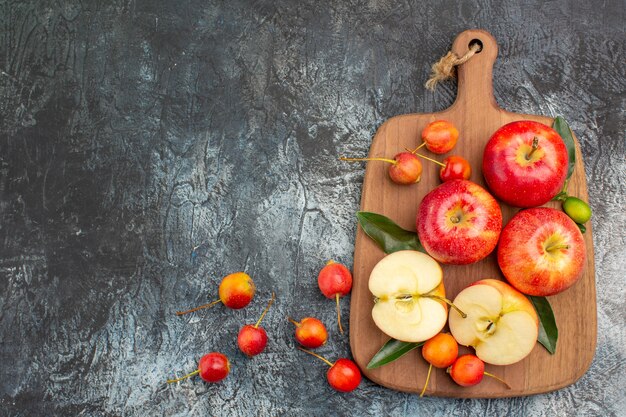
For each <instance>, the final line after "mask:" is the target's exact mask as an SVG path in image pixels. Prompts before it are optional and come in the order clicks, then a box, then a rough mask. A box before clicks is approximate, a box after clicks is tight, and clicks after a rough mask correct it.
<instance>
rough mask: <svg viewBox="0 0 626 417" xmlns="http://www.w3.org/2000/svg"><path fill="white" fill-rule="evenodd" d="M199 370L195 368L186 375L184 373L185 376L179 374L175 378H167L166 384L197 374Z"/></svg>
mask: <svg viewBox="0 0 626 417" xmlns="http://www.w3.org/2000/svg"><path fill="white" fill-rule="evenodd" d="M199 372H200V370H199V369H196V370H195V371H193V372H191V373H189V374H187V375H185V376H181V377H180V378H176V379H168V380H167V383H168V384H171V383H174V382H179V381H182V380H183V379H187V378H189V377H190V376H194V375H197V374H198V373H199Z"/></svg>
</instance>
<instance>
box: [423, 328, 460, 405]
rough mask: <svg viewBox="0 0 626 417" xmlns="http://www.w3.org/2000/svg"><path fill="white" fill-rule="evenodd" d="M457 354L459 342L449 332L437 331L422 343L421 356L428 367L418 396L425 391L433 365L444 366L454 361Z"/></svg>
mask: <svg viewBox="0 0 626 417" xmlns="http://www.w3.org/2000/svg"><path fill="white" fill-rule="evenodd" d="M458 355H459V344H458V343H457V342H456V340H455V339H454V337H452V335H451V334H449V333H438V334H436V335H435V336H433V337H432V338H430V339H428V340H427V341H426V343H424V346H423V347H422V357H423V358H424V359H425V360H426V362H428V363H429V364H430V366H429V367H428V375H427V376H426V382H425V383H424V388H423V389H422V392H421V393H420V397H422V396H423V395H424V392H426V387H428V381H429V380H430V373H431V371H432V369H433V366H434V367H435V368H446V367H448V366H450V365H452V364H453V363H454V361H455V360H456V358H457V356H458Z"/></svg>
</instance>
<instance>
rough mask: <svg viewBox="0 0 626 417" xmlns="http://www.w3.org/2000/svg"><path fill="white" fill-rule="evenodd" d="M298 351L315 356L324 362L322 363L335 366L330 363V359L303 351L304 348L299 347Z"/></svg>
mask: <svg viewBox="0 0 626 417" xmlns="http://www.w3.org/2000/svg"><path fill="white" fill-rule="evenodd" d="M298 349H300V350H301V351H303V352H305V353H308V354H309V355H313V356H315V357H316V358H317V359H320V360H322V361H324V362H326V364H327V365H328V366H333V365H334V364H333V363H331V362H329V361H328V359H326V358H324V357H322V356H320V355H318V354H317V353H313V352H311V351H310V350H306V349H303V348H301V347H300V346H298Z"/></svg>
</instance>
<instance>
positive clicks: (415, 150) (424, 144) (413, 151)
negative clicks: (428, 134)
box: [407, 142, 426, 154]
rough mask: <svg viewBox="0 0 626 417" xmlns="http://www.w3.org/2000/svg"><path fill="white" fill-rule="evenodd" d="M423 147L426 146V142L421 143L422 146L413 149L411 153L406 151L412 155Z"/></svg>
mask: <svg viewBox="0 0 626 417" xmlns="http://www.w3.org/2000/svg"><path fill="white" fill-rule="evenodd" d="M424 146H426V142H422V144H421V145H420V146H418V147H417V148H415V149H413V150H412V151H411V150H409V149H407V151H409V152H411V153H412V154H414V153H415V152H417V151H419V150H420V149H421V148H423V147H424Z"/></svg>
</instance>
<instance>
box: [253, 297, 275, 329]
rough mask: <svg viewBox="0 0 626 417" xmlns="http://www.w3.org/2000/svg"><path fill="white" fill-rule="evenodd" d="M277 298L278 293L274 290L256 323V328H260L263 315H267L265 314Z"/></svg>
mask: <svg viewBox="0 0 626 417" xmlns="http://www.w3.org/2000/svg"><path fill="white" fill-rule="evenodd" d="M275 299H276V295H275V294H274V293H273V292H272V298H271V299H270V302H269V303H267V307H265V310H263V313H262V314H261V317H259V321H257V322H256V324H255V325H254V328H255V329H258V328H259V324H261V320H263V317H265V315H266V314H267V311H268V310H269V309H270V307H271V306H272V304H273V303H274V300H275Z"/></svg>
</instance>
